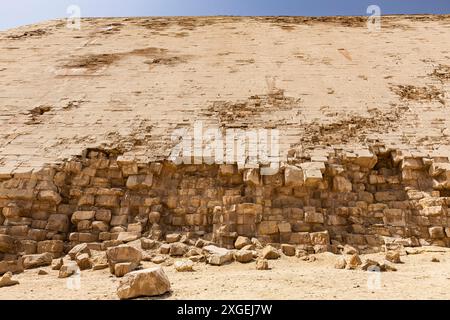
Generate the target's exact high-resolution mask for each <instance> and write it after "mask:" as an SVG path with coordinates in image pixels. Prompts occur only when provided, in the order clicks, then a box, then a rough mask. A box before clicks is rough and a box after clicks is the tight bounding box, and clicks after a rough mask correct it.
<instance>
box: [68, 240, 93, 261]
mask: <svg viewBox="0 0 450 320" xmlns="http://www.w3.org/2000/svg"><path fill="white" fill-rule="evenodd" d="M83 253H87V254H88V255H89V256H91V250H90V249H89V247H88V245H87V243H80V244H78V245H76V246H75V247H73V248H72V249H71V250H70V251H69V253H68V255H69V257H70V259H72V260H75V258H76V257H77V255H79V254H83Z"/></svg>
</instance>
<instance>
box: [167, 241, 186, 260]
mask: <svg viewBox="0 0 450 320" xmlns="http://www.w3.org/2000/svg"><path fill="white" fill-rule="evenodd" d="M187 251H188V246H187V245H185V244H184V243H181V242H176V243H172V244H171V245H170V251H169V255H170V256H172V257H180V256H184V254H185V253H186V252H187Z"/></svg>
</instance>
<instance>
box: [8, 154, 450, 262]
mask: <svg viewBox="0 0 450 320" xmlns="http://www.w3.org/2000/svg"><path fill="white" fill-rule="evenodd" d="M449 205H450V163H449V159H448V158H443V157H435V158H424V157H412V156H405V155H402V154H401V153H400V152H398V151H392V150H389V151H386V150H383V149H382V148H378V149H377V148H375V149H374V153H371V152H365V153H360V154H358V155H355V154H350V153H345V152H340V151H339V150H337V151H336V152H335V154H334V155H330V156H329V157H328V158H323V159H322V158H321V159H291V160H290V161H289V164H285V165H283V166H282V168H281V169H280V171H279V173H278V174H276V175H273V176H260V174H259V169H245V170H238V168H237V166H236V165H179V166H176V165H174V164H172V163H170V162H157V163H156V162H155V163H150V164H139V163H136V162H135V161H134V160H132V159H127V158H126V157H125V156H122V155H117V154H114V153H107V152H104V151H99V150H90V151H88V152H87V153H86V157H84V158H81V157H80V158H78V159H73V160H70V161H67V162H64V163H62V164H59V165H54V166H49V167H47V168H44V169H42V170H40V171H39V172H31V173H20V174H11V175H3V176H1V177H0V260H4V261H8V260H12V259H14V258H16V256H17V254H21V253H26V254H33V253H42V252H51V253H53V255H54V257H58V256H61V255H62V254H63V253H64V252H67V250H68V249H69V248H70V247H72V246H73V245H75V244H77V243H83V242H86V243H92V245H93V246H94V245H95V246H97V247H99V248H102V249H104V248H106V247H108V246H111V245H115V244H117V243H120V242H127V241H131V240H134V239H137V238H140V237H141V236H145V237H149V238H152V239H161V238H163V236H164V235H165V234H167V233H170V232H175V231H176V232H182V233H185V234H186V236H188V237H192V238H199V237H202V238H205V239H208V240H211V241H214V242H215V243H217V244H219V245H221V246H224V247H233V243H234V241H235V239H236V238H237V236H238V235H244V236H248V237H256V238H258V239H259V240H260V241H261V242H263V243H291V244H296V245H299V246H304V247H305V248H306V249H308V250H314V251H316V252H318V251H324V250H331V251H333V250H334V248H335V247H336V246H337V245H338V244H351V245H354V246H357V247H359V248H362V249H364V248H369V249H372V250H378V249H380V248H381V246H382V245H383V244H385V243H386V241H387V240H386V239H391V241H394V242H399V243H402V244H404V245H410V246H419V245H427V244H433V245H439V246H449V245H450V210H449V208H448V207H449Z"/></svg>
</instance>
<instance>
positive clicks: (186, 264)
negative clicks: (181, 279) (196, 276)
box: [173, 260, 194, 272]
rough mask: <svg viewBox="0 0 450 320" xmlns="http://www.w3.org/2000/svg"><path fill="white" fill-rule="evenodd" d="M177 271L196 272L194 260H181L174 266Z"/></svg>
mask: <svg viewBox="0 0 450 320" xmlns="http://www.w3.org/2000/svg"><path fill="white" fill-rule="evenodd" d="M173 266H174V268H175V270H177V271H178V272H189V271H194V262H192V260H179V261H175V263H174V264H173Z"/></svg>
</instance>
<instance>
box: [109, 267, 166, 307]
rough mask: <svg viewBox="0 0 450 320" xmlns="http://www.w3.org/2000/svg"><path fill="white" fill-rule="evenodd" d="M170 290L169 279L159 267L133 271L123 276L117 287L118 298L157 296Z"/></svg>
mask: <svg viewBox="0 0 450 320" xmlns="http://www.w3.org/2000/svg"><path fill="white" fill-rule="evenodd" d="M168 291H170V281H169V279H168V278H167V276H166V274H165V273H164V271H163V269H162V268H160V267H156V268H150V269H144V270H139V271H133V272H130V273H129V274H127V275H126V276H125V277H123V278H122V279H121V281H120V284H119V287H118V288H117V295H118V296H119V298H120V299H132V298H137V297H142V296H148V297H152V296H159V295H162V294H164V293H166V292H168Z"/></svg>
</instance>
